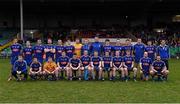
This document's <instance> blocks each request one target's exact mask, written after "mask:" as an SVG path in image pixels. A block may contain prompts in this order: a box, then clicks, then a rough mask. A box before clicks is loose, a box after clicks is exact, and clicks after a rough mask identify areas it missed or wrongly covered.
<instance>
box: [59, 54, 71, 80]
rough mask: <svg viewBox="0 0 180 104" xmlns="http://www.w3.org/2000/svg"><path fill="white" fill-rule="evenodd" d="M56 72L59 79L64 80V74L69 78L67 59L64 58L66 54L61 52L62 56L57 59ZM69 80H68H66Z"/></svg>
mask: <svg viewBox="0 0 180 104" xmlns="http://www.w3.org/2000/svg"><path fill="white" fill-rule="evenodd" d="M57 60H58V61H57V65H58V70H59V72H60V74H61V77H60V78H61V79H64V73H66V75H67V76H68V77H69V76H70V75H69V57H67V56H66V52H65V51H63V52H62V56H61V57H59V58H58V59H57ZM68 79H69V78H68Z"/></svg>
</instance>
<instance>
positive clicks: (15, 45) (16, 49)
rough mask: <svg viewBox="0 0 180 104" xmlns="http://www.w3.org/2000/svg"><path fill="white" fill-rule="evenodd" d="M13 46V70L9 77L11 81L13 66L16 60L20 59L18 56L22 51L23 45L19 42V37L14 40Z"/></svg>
mask: <svg viewBox="0 0 180 104" xmlns="http://www.w3.org/2000/svg"><path fill="white" fill-rule="evenodd" d="M10 48H11V72H10V75H9V78H8V81H10V80H11V79H12V74H11V73H12V70H13V66H14V63H15V61H16V60H17V59H18V56H19V55H20V54H21V51H22V45H21V44H19V43H18V40H17V39H14V40H13V44H12V45H11V46H10Z"/></svg>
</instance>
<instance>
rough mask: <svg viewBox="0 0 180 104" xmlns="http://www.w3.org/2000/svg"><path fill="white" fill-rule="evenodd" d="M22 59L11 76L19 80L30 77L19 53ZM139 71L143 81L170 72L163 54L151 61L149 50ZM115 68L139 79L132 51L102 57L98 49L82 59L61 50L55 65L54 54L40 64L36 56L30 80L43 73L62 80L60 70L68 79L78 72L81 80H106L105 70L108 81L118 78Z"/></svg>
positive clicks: (162, 77) (163, 77) (123, 75)
mask: <svg viewBox="0 0 180 104" xmlns="http://www.w3.org/2000/svg"><path fill="white" fill-rule="evenodd" d="M18 58H19V59H18V60H17V61H16V62H15V64H14V68H13V71H12V75H13V76H14V77H15V78H16V79H17V80H18V81H19V80H21V78H18V75H21V74H24V79H25V80H26V79H27V76H28V75H27V73H28V71H27V64H26V61H23V57H22V56H19V57H18ZM140 69H141V70H140V73H141V78H142V79H143V80H148V79H149V76H150V75H151V76H152V79H153V80H154V76H155V75H158V79H159V80H167V75H168V73H169V71H168V70H167V69H166V66H165V63H164V62H163V61H161V57H160V56H159V55H157V59H156V60H155V61H154V62H152V61H151V59H150V58H148V53H147V52H144V57H143V58H141V60H140ZM116 71H118V72H119V74H120V79H121V80H123V81H128V80H129V79H130V72H131V71H132V72H133V80H134V81H136V76H137V71H138V70H137V68H136V67H134V59H133V57H132V56H131V54H130V51H129V50H127V51H126V56H124V57H121V56H120V55H119V51H116V52H115V56H114V57H113V58H112V57H111V56H110V55H109V52H105V56H104V57H102V58H101V57H99V56H98V52H96V51H95V52H94V56H93V57H90V56H88V52H87V51H84V55H83V56H82V57H81V58H80V59H79V58H77V55H76V54H74V55H73V58H71V59H69V58H68V57H67V56H66V53H65V52H63V53H62V57H61V58H59V61H58V63H57V64H56V63H55V62H54V61H53V59H52V57H48V61H47V62H45V63H44V66H43V67H42V66H41V63H40V62H38V60H37V58H36V57H35V58H34V59H33V62H32V64H31V66H30V71H29V75H30V77H31V79H33V80H35V79H37V78H39V77H41V78H42V76H43V77H44V78H45V79H47V80H59V78H60V77H59V73H61V78H63V76H64V75H63V73H65V76H67V79H68V80H72V79H73V78H74V77H77V76H76V72H78V78H79V80H81V79H83V78H84V80H89V78H91V79H98V80H104V78H105V72H107V73H108V77H109V80H115V77H116Z"/></svg>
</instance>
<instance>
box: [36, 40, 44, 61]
mask: <svg viewBox="0 0 180 104" xmlns="http://www.w3.org/2000/svg"><path fill="white" fill-rule="evenodd" d="M33 49H34V57H36V58H37V59H38V62H40V63H41V64H43V54H44V46H42V42H41V40H40V39H38V40H37V44H36V45H35V46H34V48H33Z"/></svg>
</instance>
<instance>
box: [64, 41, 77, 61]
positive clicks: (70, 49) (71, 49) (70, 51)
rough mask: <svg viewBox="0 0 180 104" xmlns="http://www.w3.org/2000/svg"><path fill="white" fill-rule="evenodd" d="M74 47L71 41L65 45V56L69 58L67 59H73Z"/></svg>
mask: <svg viewBox="0 0 180 104" xmlns="http://www.w3.org/2000/svg"><path fill="white" fill-rule="evenodd" d="M74 50H75V48H74V46H73V45H71V41H70V40H68V41H67V45H66V46H65V51H66V55H67V56H68V57H69V58H72V57H73V54H74Z"/></svg>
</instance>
